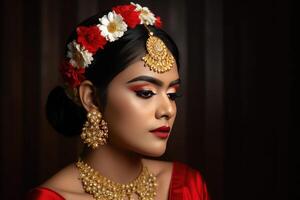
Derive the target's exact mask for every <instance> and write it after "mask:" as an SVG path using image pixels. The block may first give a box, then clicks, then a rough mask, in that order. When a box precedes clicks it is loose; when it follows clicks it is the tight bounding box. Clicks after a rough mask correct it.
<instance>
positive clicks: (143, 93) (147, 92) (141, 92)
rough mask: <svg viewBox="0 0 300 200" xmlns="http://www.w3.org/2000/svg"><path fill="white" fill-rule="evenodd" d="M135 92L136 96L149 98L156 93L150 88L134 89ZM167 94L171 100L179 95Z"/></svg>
mask: <svg viewBox="0 0 300 200" xmlns="http://www.w3.org/2000/svg"><path fill="white" fill-rule="evenodd" d="M135 93H136V95H137V96H138V97H141V98H143V99H149V98H151V97H152V96H154V95H156V94H155V93H154V92H152V91H151V90H138V91H135ZM167 95H168V97H169V99H170V100H172V101H175V100H176V99H177V98H178V97H181V95H179V94H177V93H168V94H167Z"/></svg>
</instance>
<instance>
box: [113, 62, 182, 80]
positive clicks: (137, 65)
mask: <svg viewBox="0 0 300 200" xmlns="http://www.w3.org/2000/svg"><path fill="white" fill-rule="evenodd" d="M137 76H150V77H153V78H156V79H159V80H161V81H162V82H163V83H165V84H169V83H170V82H171V81H174V80H176V79H178V78H179V74H178V69H177V65H176V63H174V65H173V67H172V68H171V70H169V71H167V72H164V73H157V72H153V71H151V70H150V69H149V67H145V65H144V61H142V60H139V61H136V62H134V63H132V64H131V65H129V66H128V67H126V68H125V69H124V70H123V71H122V72H120V73H119V74H118V75H117V76H116V77H115V78H114V79H113V80H112V82H114V81H121V82H127V81H129V80H131V79H133V78H135V77H137Z"/></svg>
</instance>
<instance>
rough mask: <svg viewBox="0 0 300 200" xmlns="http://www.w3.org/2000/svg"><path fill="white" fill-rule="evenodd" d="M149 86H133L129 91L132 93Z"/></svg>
mask: <svg viewBox="0 0 300 200" xmlns="http://www.w3.org/2000/svg"><path fill="white" fill-rule="evenodd" d="M147 85H149V84H140V85H133V86H130V87H129V89H130V90H132V91H137V90H141V89H143V87H145V86H147Z"/></svg>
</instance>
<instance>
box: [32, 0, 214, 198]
mask: <svg viewBox="0 0 300 200" xmlns="http://www.w3.org/2000/svg"><path fill="white" fill-rule="evenodd" d="M161 24H162V23H161V21H160V18H159V17H155V16H154V14H153V13H152V12H151V11H150V10H149V9H148V8H146V7H142V6H140V5H138V4H134V3H131V4H129V5H121V6H116V7H113V8H112V10H110V11H108V12H105V13H104V14H101V15H96V16H93V17H91V18H89V19H87V20H86V21H84V22H83V23H81V24H80V25H79V26H78V27H77V28H76V30H75V31H74V32H73V33H72V34H71V36H70V38H69V40H68V42H67V49H66V54H65V59H64V62H63V63H62V65H61V67H60V72H61V73H62V76H63V78H64V81H65V85H64V87H57V88H55V89H54V90H53V91H52V92H51V93H50V94H49V97H48V102H47V117H48V120H49V122H50V123H51V124H52V125H53V127H54V128H55V129H56V130H57V131H58V132H60V133H62V134H64V135H80V136H81V139H82V141H83V142H84V143H85V144H86V145H85V148H84V151H83V153H82V155H81V156H80V158H79V159H78V161H77V162H76V163H73V164H70V165H69V166H67V167H65V168H64V169H62V170H61V171H59V172H58V173H57V174H56V175H54V176H53V177H52V178H50V179H49V180H47V181H46V182H45V183H43V184H42V185H41V186H39V187H37V188H35V189H33V190H32V191H31V192H30V193H29V195H28V199H43V200H44V199H57V200H58V199H59V200H62V199H72V200H76V199H80V200H82V199H87V200H88V199H145V200H146V199H149V200H150V199H160V200H164V199H172V200H173V199H175V200H176V199H178V200H179V199H193V200H195V199H199V200H203V199H208V194H207V191H206V186H205V183H204V182H203V180H202V178H201V176H200V174H199V172H197V171H195V170H193V169H191V168H189V167H188V166H186V165H184V164H181V163H177V162H175V163H171V162H164V161H156V160H152V159H145V158H143V157H158V156H161V155H162V154H163V153H164V152H165V149H166V145H167V140H168V137H169V135H170V132H171V129H172V126H173V122H174V120H175V116H176V103H175V99H176V98H177V97H178V95H177V91H178V88H179V86H180V79H179V74H178V67H179V62H178V56H179V55H178V50H177V47H176V44H175V43H174V42H173V40H172V39H171V38H170V37H169V36H168V35H167V33H165V32H164V31H163V30H162V29H161Z"/></svg>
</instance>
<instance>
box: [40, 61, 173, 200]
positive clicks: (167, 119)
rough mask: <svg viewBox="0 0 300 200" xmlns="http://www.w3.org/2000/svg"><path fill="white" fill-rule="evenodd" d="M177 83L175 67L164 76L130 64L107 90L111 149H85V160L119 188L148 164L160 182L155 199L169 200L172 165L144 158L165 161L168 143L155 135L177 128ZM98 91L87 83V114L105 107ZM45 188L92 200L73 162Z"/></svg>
mask: <svg viewBox="0 0 300 200" xmlns="http://www.w3.org/2000/svg"><path fill="white" fill-rule="evenodd" d="M178 80H179V75H178V70H177V66H176V64H175V65H174V66H173V67H172V69H171V70H170V71H168V72H165V73H161V74H159V73H155V72H153V71H150V70H149V68H148V67H144V62H143V61H137V62H135V63H133V64H131V65H130V66H128V67H127V68H126V69H125V70H123V71H122V72H121V73H119V74H118V75H117V76H116V77H114V79H113V80H112V81H111V82H110V84H109V86H108V90H107V91H108V92H107V105H106V107H105V108H104V110H103V112H102V114H103V116H104V119H105V121H106V122H107V123H108V129H109V141H108V144H106V145H104V146H101V147H99V148H97V149H96V150H92V149H90V148H88V149H86V151H85V154H84V156H83V157H82V159H83V160H84V161H85V162H87V163H88V164H89V165H90V166H92V167H93V168H94V169H95V170H97V171H99V172H100V173H101V174H102V175H104V176H106V177H108V178H110V179H111V180H113V181H116V182H119V183H128V182H130V181H132V180H133V179H134V178H136V177H137V176H138V174H139V173H140V170H141V167H142V165H145V166H147V167H148V169H149V171H150V172H152V173H153V174H154V175H155V176H156V177H157V181H158V190H157V197H156V199H167V198H168V192H169V185H170V180H171V175H172V163H170V162H163V161H156V160H151V159H144V158H143V156H152V157H157V156H161V155H162V154H163V153H164V152H165V150H166V145H167V138H166V139H162V138H159V137H157V136H155V135H154V134H152V133H151V132H150V130H153V129H156V128H158V127H161V126H168V127H170V128H172V126H173V123H174V120H175V117H176V102H175V101H174V99H173V97H174V96H175V94H176V90H177V89H178V87H179V81H178ZM93 91H94V90H93V85H92V83H91V82H90V81H88V80H87V81H84V82H83V83H82V84H81V85H80V88H79V95H80V99H81V103H82V105H83V107H84V108H85V109H86V110H87V111H91V110H93V109H97V110H99V108H100V107H101V106H100V105H99V103H97V100H95V99H94V97H95V94H94V93H93ZM170 135H172V134H170ZM42 186H43V187H48V188H50V189H52V190H54V191H56V192H58V193H59V194H61V195H62V196H63V197H64V198H66V199H73V200H76V199H93V198H92V196H91V195H89V194H86V193H85V192H84V191H83V188H82V185H81V182H80V181H79V180H78V170H77V168H76V167H75V166H74V163H73V164H71V165H69V166H67V167H66V168H64V169H63V170H61V171H60V172H58V173H57V174H56V175H54V176H53V177H52V178H51V179H49V180H48V181H46V182H45V183H44V184H43V185H42ZM135 199H137V198H135Z"/></svg>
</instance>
